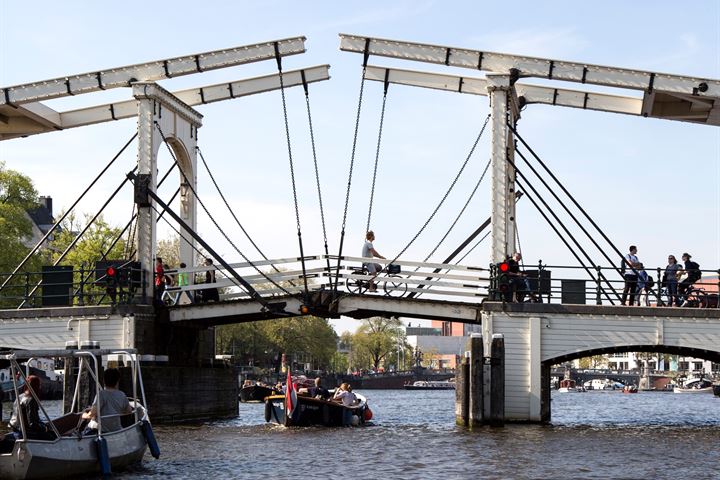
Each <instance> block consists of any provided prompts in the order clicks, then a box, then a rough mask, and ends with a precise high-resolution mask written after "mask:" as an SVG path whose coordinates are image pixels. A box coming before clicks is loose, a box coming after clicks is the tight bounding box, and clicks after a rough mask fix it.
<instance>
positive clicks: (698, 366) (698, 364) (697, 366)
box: [693, 362, 703, 371]
mask: <svg viewBox="0 0 720 480" xmlns="http://www.w3.org/2000/svg"><path fill="white" fill-rule="evenodd" d="M702 369H703V362H693V370H699V371H702Z"/></svg>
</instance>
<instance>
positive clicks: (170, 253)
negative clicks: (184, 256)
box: [157, 235, 192, 268]
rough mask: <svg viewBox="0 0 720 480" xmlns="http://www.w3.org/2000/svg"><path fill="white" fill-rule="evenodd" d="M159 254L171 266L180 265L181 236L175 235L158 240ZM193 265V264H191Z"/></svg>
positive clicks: (176, 266)
mask: <svg viewBox="0 0 720 480" xmlns="http://www.w3.org/2000/svg"><path fill="white" fill-rule="evenodd" d="M157 256H158V257H160V258H162V259H163V263H164V264H165V265H168V266H169V267H170V268H179V267H180V237H179V236H177V235H174V236H172V237H170V238H166V239H163V240H160V241H158V243H157ZM190 266H191V267H192V265H190Z"/></svg>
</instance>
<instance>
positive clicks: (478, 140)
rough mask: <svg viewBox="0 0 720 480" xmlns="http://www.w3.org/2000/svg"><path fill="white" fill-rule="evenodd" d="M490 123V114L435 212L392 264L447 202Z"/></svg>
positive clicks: (395, 259)
mask: <svg viewBox="0 0 720 480" xmlns="http://www.w3.org/2000/svg"><path fill="white" fill-rule="evenodd" d="M489 121H490V114H488V116H487V117H486V118H485V123H483V126H482V128H481V129H480V133H478V136H477V138H476V139H475V143H473V146H472V148H471V149H470V153H468V155H467V157H466V158H465V161H464V162H463V164H462V167H460V170H459V171H458V173H457V175H455V179H454V180H453V181H452V183H451V184H450V188H448V190H447V192H445V195H443V198H442V200H440V203H438V205H437V207H435V210H433V212H432V214H431V215H430V218H428V219H427V221H425V224H424V225H423V226H422V227H421V228H420V230H419V231H418V232H417V233H416V234H415V236H414V237H413V238H412V240H410V241H409V242H408V244H407V245H405V248H403V249H402V250H401V251H400V253H398V254H397V255H396V256H395V258H394V259H393V260H392V262H390V263H393V262H395V261H397V259H398V258H400V256H401V255H402V254H403V253H405V251H406V250H407V249H408V248H410V246H411V245H412V244H413V243H414V242H415V240H417V238H418V237H419V236H420V234H421V233H422V232H423V231H424V230H425V228H427V226H428V225H429V224H430V222H431V221H432V219H433V218H434V217H435V215H436V214H437V212H438V210H440V207H442V205H443V203H445V200H447V197H448V195H450V192H452V189H453V188H454V187H455V184H456V183H457V181H458V179H459V178H460V175H461V174H462V172H463V170H465V167H466V166H467V164H468V161H469V160H470V157H472V154H473V153H474V152H475V148H476V147H477V144H478V143H479V142H480V138H481V137H482V135H483V132H485V127H487V124H488V122H489Z"/></svg>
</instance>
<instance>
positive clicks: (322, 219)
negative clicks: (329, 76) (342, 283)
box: [302, 73, 333, 289]
mask: <svg viewBox="0 0 720 480" xmlns="http://www.w3.org/2000/svg"><path fill="white" fill-rule="evenodd" d="M302 78H303V86H304V87H305V106H306V109H307V114H308V125H309V128H310V145H311V147H312V156H313V165H314V166H315V185H316V186H317V193H318V204H319V205H320V223H321V225H322V232H323V243H324V245H325V262H326V265H327V273H328V279H329V281H330V288H331V289H332V284H333V281H332V277H330V251H329V249H328V240H327V230H326V228H325V209H324V208H323V201H322V190H321V189H320V170H319V169H318V161H317V152H316V150H315V131H314V129H313V123H312V114H311V113H310V94H309V92H308V88H307V83H306V82H305V73H303V74H302Z"/></svg>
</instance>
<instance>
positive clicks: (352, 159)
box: [335, 64, 367, 291]
mask: <svg viewBox="0 0 720 480" xmlns="http://www.w3.org/2000/svg"><path fill="white" fill-rule="evenodd" d="M366 71H367V66H366V64H365V65H363V70H362V76H361V77H362V79H361V81H360V95H359V97H358V106H357V113H356V115H355V133H354V134H353V144H352V152H351V153H350V171H349V173H348V181H347V190H346V191H345V208H344V210H343V219H342V227H341V228H340V248H339V250H338V259H337V267H336V269H335V290H336V291H337V285H338V279H339V278H340V260H341V258H342V249H343V243H344V240H345V226H346V224H347V213H348V205H349V204H350V187H351V186H352V176H353V167H354V165H355V151H356V148H357V139H358V130H359V128H360V111H361V110H362V101H363V92H364V91H365V72H366Z"/></svg>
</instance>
